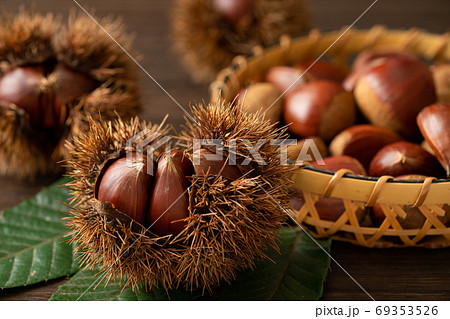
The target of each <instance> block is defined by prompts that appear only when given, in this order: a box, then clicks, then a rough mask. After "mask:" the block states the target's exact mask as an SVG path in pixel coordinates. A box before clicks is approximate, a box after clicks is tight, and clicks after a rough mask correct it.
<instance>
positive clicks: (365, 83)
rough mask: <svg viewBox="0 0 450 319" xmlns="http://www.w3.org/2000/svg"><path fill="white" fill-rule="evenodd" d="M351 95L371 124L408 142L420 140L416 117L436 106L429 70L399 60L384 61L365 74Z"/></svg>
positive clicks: (416, 62)
mask: <svg viewBox="0 0 450 319" xmlns="http://www.w3.org/2000/svg"><path fill="white" fill-rule="evenodd" d="M354 95H355V99H356V102H357V104H358V106H359V107H360V109H361V111H362V113H363V114H364V115H365V116H366V117H367V118H368V119H369V121H370V122H371V123H372V124H374V125H377V126H380V127H383V128H386V129H389V130H392V131H394V132H397V133H399V134H400V135H402V136H403V137H405V138H407V139H409V140H415V139H417V138H418V136H419V129H418V127H417V124H416V116H417V114H418V113H419V112H420V111H421V110H422V109H423V108H424V107H425V106H427V105H430V104H432V103H435V102H436V91H435V86H434V81H433V77H432V75H431V72H430V70H429V69H428V67H427V66H426V65H425V64H424V63H422V62H421V61H419V60H415V59H411V58H407V57H400V56H399V57H395V58H388V59H385V60H383V61H382V62H380V63H376V64H375V65H371V67H369V68H368V69H367V70H365V71H364V72H363V74H362V75H361V76H360V77H359V78H358V80H357V82H356V86H355V90H354Z"/></svg>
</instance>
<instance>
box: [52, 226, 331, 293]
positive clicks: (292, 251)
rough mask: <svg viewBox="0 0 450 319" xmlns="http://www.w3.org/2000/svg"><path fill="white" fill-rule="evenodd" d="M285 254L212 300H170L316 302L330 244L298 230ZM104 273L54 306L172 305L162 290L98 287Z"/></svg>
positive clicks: (68, 287)
mask: <svg viewBox="0 0 450 319" xmlns="http://www.w3.org/2000/svg"><path fill="white" fill-rule="evenodd" d="M280 235H281V241H280V243H279V247H280V253H278V252H276V251H275V250H274V249H269V251H268V252H267V255H268V257H269V258H270V259H271V260H272V261H270V260H264V261H261V262H259V263H257V265H256V268H255V269H254V270H248V271H243V272H240V273H239V274H238V275H237V279H236V280H235V281H234V282H233V283H232V284H231V285H227V284H225V285H223V286H221V287H219V288H217V289H216V290H215V291H214V294H213V295H212V296H207V297H201V292H194V293H193V294H190V293H188V292H186V291H184V290H183V289H182V288H180V289H178V290H172V291H170V292H169V294H170V300H195V299H205V298H206V299H218V300H317V299H319V298H320V296H321V295H322V291H323V282H324V280H325V277H326V275H327V272H328V268H329V267H330V257H329V255H328V254H327V252H329V250H330V245H331V239H328V240H316V241H317V243H318V244H319V245H320V247H319V246H318V245H317V243H316V242H314V241H313V240H312V239H311V238H310V237H309V236H308V235H306V234H305V233H303V232H300V231H298V230H296V229H283V230H281V234H280ZM100 276H101V273H96V272H94V271H90V270H84V271H80V272H78V273H77V274H76V275H75V276H73V277H72V279H70V280H69V281H68V282H67V283H66V284H65V285H63V286H61V287H60V288H59V289H58V290H57V291H56V292H55V294H54V295H53V296H52V298H51V299H50V300H168V299H169V296H168V295H167V294H166V292H165V291H164V289H162V288H153V289H152V290H150V291H145V289H142V288H140V290H139V292H133V290H132V289H131V288H126V289H123V286H122V285H121V284H120V283H119V282H110V283H109V284H108V285H106V286H105V285H104V284H99V285H98V282H99V281H100V280H99V279H100V278H99V277H100Z"/></svg>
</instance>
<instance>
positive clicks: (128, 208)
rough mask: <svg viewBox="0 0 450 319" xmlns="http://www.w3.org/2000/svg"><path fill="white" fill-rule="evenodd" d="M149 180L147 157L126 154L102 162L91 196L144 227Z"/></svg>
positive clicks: (151, 180)
mask: <svg viewBox="0 0 450 319" xmlns="http://www.w3.org/2000/svg"><path fill="white" fill-rule="evenodd" d="M152 183H153V176H151V175H150V174H147V157H146V156H145V155H142V154H138V153H129V154H127V156H125V157H121V158H119V159H112V160H110V161H108V162H106V164H105V166H104V167H103V169H102V171H101V173H100V174H99V176H98V177H97V180H96V182H95V197H96V198H97V199H98V200H99V201H102V202H109V203H111V204H113V206H114V208H116V209H117V210H119V211H120V212H121V213H123V214H125V215H128V216H129V217H131V218H133V219H134V220H136V221H137V222H139V223H140V224H141V225H144V226H145V225H146V220H147V218H146V216H147V211H148V204H149V200H150V196H151V190H152Z"/></svg>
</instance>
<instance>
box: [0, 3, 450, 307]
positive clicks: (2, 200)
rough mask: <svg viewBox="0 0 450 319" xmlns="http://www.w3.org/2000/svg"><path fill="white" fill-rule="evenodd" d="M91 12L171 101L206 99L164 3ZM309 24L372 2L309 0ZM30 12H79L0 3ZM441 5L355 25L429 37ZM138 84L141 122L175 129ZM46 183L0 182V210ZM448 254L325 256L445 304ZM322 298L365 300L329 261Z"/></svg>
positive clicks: (335, 21)
mask: <svg viewBox="0 0 450 319" xmlns="http://www.w3.org/2000/svg"><path fill="white" fill-rule="evenodd" d="M77 1H78V3H79V4H80V5H82V6H83V7H85V8H88V9H95V12H96V15H97V16H100V17H104V16H107V15H111V14H112V15H114V16H121V17H122V18H123V20H124V22H125V24H126V26H127V27H128V31H129V32H131V33H133V34H134V36H135V40H134V48H135V52H132V54H133V55H134V56H140V58H141V60H140V61H141V65H142V67H143V68H145V69H146V70H147V71H148V72H149V73H150V74H151V75H152V76H153V77H154V79H155V80H156V81H158V83H159V84H160V85H161V86H162V87H164V89H165V90H167V92H169V93H170V94H171V95H172V96H173V98H174V99H175V100H177V101H178V102H179V103H180V104H181V105H182V106H183V107H185V108H187V107H188V105H189V103H191V102H196V101H197V102H200V101H202V100H205V101H207V100H208V99H209V93H208V85H198V84H195V83H194V82H192V80H191V78H190V77H189V75H188V73H187V72H186V71H185V70H184V69H183V68H182V66H181V63H180V61H179V59H178V58H177V56H176V55H175V53H174V52H173V50H172V48H171V39H170V35H169V33H170V25H169V19H170V18H171V8H172V5H173V1H172V0H127V1H123V0H77ZM307 2H308V4H309V7H310V10H311V14H312V17H313V27H315V28H317V29H320V30H323V31H328V30H336V29H341V28H342V27H343V26H346V25H350V24H351V23H353V21H354V20H355V19H356V18H357V17H358V16H359V15H360V14H361V13H362V12H363V11H364V10H366V8H367V7H368V6H370V5H371V4H372V3H373V2H374V0H339V1H337V0H309V1H307ZM20 6H23V7H25V8H26V9H29V8H34V10H35V11H38V12H47V11H51V12H54V13H55V14H60V15H62V16H63V18H64V19H65V18H67V16H68V15H69V12H70V11H71V10H76V11H80V9H79V7H78V6H77V4H76V3H75V2H74V1H73V0H1V3H0V7H1V8H2V9H4V10H6V11H8V12H11V13H15V12H17V11H18V10H19V7H20ZM449 17H450V1H449V0H427V1H424V0H379V1H378V2H377V3H376V4H375V5H374V6H373V7H372V8H371V10H369V11H368V12H367V14H366V15H365V16H364V17H362V18H361V19H360V20H359V21H358V23H356V25H355V27H356V28H370V27H372V26H374V25H377V24H381V25H385V26H386V27H388V28H396V29H408V28H412V27H414V28H420V29H424V30H427V31H430V32H434V33H444V32H448V31H450V22H449ZM139 75H140V84H141V87H142V94H143V96H142V102H143V103H142V104H143V106H144V111H143V114H142V115H141V118H142V119H146V120H151V121H154V122H158V121H160V120H161V119H162V118H163V117H164V116H165V114H167V113H168V114H169V115H170V116H169V122H171V123H172V124H174V125H175V127H177V128H178V127H179V125H180V124H181V123H182V122H183V116H184V114H183V112H182V111H181V110H180V109H179V107H178V106H177V105H176V104H175V103H174V102H173V101H172V100H171V99H170V98H169V97H168V96H167V95H166V93H164V92H163V91H162V90H161V88H159V87H158V86H157V85H156V84H155V83H154V82H153V80H152V79H150V78H149V77H148V76H147V75H146V74H145V73H144V72H139ZM50 182H52V181H51V180H40V181H38V182H37V183H35V184H30V183H19V182H14V181H11V180H8V179H6V178H0V211H1V210H3V209H5V208H8V207H11V206H14V205H16V204H18V203H20V202H21V201H23V200H25V199H27V198H29V197H31V196H33V195H34V194H35V193H36V192H37V191H39V190H40V189H41V188H42V187H43V186H45V185H47V184H49V183H50ZM449 253H450V250H449V249H444V250H439V251H430V250H424V249H401V250H394V249H390V250H375V249H364V248H360V247H356V246H352V245H348V244H344V243H334V244H333V247H332V255H333V257H334V258H335V259H336V260H338V261H339V262H340V263H341V264H342V266H343V267H344V268H345V269H346V270H347V271H348V272H349V273H350V274H352V276H354V277H355V279H356V280H358V281H359V282H360V283H361V285H362V286H364V287H365V288H366V289H367V290H368V291H369V293H371V294H372V295H373V296H374V297H375V298H376V299H405V298H406V299H448V296H449V295H450V279H449V278H448V260H449V257H450V254H449ZM63 281H64V279H62V280H56V281H51V282H49V283H46V284H39V285H35V286H32V287H25V288H17V289H9V290H5V291H0V300H8V299H9V300H17V299H25V300H27V299H28V300H29V299H40V300H46V299H48V298H49V296H50V295H51V294H52V293H53V292H54V291H55V290H56V288H57V286H58V285H59V284H61V283H62V282H63ZM323 298H324V299H363V300H365V299H367V296H366V295H365V293H364V292H363V291H361V289H360V288H359V287H357V286H356V285H355V283H354V282H353V281H352V280H351V279H350V278H349V277H348V276H347V275H346V274H345V273H344V272H343V271H342V270H340V269H339V268H338V267H337V266H336V265H335V264H333V265H332V268H331V272H330V275H329V277H328V279H327V282H326V286H325V293H324V297H323Z"/></svg>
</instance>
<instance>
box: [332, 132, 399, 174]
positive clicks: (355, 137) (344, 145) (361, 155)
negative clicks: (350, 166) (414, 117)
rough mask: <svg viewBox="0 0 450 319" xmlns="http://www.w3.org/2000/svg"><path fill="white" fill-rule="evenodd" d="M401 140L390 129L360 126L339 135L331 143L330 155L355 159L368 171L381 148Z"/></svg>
mask: <svg viewBox="0 0 450 319" xmlns="http://www.w3.org/2000/svg"><path fill="white" fill-rule="evenodd" d="M401 140H402V138H401V137H400V135H398V134H397V133H395V132H392V131H390V130H388V129H385V128H382V127H378V126H374V125H370V124H360V125H355V126H352V127H349V128H347V129H345V130H344V131H342V132H341V133H339V134H338V135H337V136H336V137H335V138H334V139H333V140H332V141H331V144H330V153H331V155H333V156H338V155H348V156H351V157H354V158H356V159H357V160H358V161H360V162H361V164H362V165H363V166H364V167H365V168H367V169H368V168H369V165H370V161H371V160H372V158H373V157H374V156H375V154H376V153H377V152H378V151H379V150H380V149H381V148H383V147H384V146H386V145H389V144H392V143H395V142H399V141H401Z"/></svg>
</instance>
